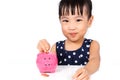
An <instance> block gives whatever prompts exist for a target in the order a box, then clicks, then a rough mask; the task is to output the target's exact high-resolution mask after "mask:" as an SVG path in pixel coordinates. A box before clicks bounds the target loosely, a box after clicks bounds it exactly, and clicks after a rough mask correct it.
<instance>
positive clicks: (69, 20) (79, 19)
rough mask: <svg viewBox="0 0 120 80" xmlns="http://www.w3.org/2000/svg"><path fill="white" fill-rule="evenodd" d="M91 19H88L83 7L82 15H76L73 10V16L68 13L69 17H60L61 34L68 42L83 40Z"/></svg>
mask: <svg viewBox="0 0 120 80" xmlns="http://www.w3.org/2000/svg"><path fill="white" fill-rule="evenodd" d="M92 19H93V17H90V18H89V19H88V15H87V13H86V9H85V7H84V8H83V15H81V14H80V15H78V14H77V9H76V10H75V15H72V14H71V11H70V12H69V15H63V16H61V17H60V23H61V26H62V31H63V34H64V35H65V36H66V37H67V39H68V40H70V41H78V40H79V39H81V38H84V35H85V33H86V32H87V29H88V27H89V26H90V25H91V23H92Z"/></svg>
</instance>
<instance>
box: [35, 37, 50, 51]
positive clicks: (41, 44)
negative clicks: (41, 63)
mask: <svg viewBox="0 0 120 80" xmlns="http://www.w3.org/2000/svg"><path fill="white" fill-rule="evenodd" d="M37 48H38V50H39V51H40V52H47V51H48V50H49V49H50V45H49V43H48V42H47V41H46V40H45V39H43V40H40V41H39V43H38V46H37Z"/></svg>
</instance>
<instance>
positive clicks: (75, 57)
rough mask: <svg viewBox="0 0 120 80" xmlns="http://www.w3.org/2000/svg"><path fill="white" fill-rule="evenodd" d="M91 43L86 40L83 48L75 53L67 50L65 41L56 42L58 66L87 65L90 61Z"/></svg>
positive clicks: (89, 40)
mask: <svg viewBox="0 0 120 80" xmlns="http://www.w3.org/2000/svg"><path fill="white" fill-rule="evenodd" d="M91 42H92V40H91V39H86V38H85V39H84V42H83V44H82V46H81V47H80V48H79V49H77V50H75V51H67V50H65V47H64V46H65V44H64V43H65V40H64V41H59V42H56V52H57V57H58V65H81V66H84V65H86V64H87V63H88V61H89V48H90V44H91Z"/></svg>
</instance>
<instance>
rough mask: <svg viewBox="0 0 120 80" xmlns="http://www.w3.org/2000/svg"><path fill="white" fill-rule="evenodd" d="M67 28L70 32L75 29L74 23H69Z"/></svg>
mask: <svg viewBox="0 0 120 80" xmlns="http://www.w3.org/2000/svg"><path fill="white" fill-rule="evenodd" d="M68 28H69V29H70V30H74V29H76V25H75V23H74V22H70V23H69V26H68Z"/></svg>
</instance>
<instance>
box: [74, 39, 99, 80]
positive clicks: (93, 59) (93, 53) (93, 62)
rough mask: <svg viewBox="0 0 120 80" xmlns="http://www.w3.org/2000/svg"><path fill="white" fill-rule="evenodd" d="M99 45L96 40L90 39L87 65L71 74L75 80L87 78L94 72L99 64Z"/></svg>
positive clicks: (86, 79)
mask: <svg viewBox="0 0 120 80" xmlns="http://www.w3.org/2000/svg"><path fill="white" fill-rule="evenodd" d="M99 53H100V46H99V43H98V42H97V41H92V43H91V46H90V57H89V62H88V63H87V65H86V66H85V67H84V68H82V69H79V70H77V72H76V73H75V74H74V75H73V79H76V80H82V79H84V80H88V79H89V76H90V75H92V74H93V73H95V72H96V71H97V70H98V69H99V66H100V54H99Z"/></svg>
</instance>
